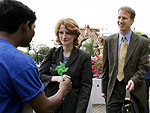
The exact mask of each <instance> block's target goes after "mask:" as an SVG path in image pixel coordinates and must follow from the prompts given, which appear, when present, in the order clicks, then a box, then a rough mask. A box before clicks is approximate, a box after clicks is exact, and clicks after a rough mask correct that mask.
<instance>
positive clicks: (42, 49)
mask: <svg viewBox="0 0 150 113" xmlns="http://www.w3.org/2000/svg"><path fill="white" fill-rule="evenodd" d="M36 47H37V48H36V49H33V51H34V53H33V54H32V55H31V57H32V58H33V60H34V61H35V62H36V63H37V64H41V63H42V61H43V60H44V56H45V55H46V53H47V52H48V51H49V49H50V48H49V47H48V46H46V45H43V44H42V45H37V46H36Z"/></svg>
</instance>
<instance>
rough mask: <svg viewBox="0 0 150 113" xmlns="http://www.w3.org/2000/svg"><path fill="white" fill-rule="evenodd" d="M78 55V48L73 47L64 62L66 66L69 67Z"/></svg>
mask: <svg viewBox="0 0 150 113" xmlns="http://www.w3.org/2000/svg"><path fill="white" fill-rule="evenodd" d="M78 55H79V53H78V49H77V48H75V47H74V48H73V50H72V52H71V55H70V57H69V59H68V61H67V63H66V67H69V66H70V65H71V64H72V63H73V62H74V61H75V60H76V59H77V57H78Z"/></svg>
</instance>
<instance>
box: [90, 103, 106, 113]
mask: <svg viewBox="0 0 150 113" xmlns="http://www.w3.org/2000/svg"><path fill="white" fill-rule="evenodd" d="M105 108H106V107H105V104H93V105H92V113H106V110H105Z"/></svg>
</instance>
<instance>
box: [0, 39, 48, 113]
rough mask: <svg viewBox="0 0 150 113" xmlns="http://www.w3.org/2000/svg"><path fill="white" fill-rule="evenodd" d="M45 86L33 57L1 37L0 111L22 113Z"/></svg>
mask: <svg viewBox="0 0 150 113" xmlns="http://www.w3.org/2000/svg"><path fill="white" fill-rule="evenodd" d="M44 88H45V87H44V85H43V84H42V82H41V80H40V78H39V73H38V69H37V67H36V65H35V63H34V61H33V60H32V58H31V57H30V56H28V55H25V54H22V53H21V52H19V51H18V50H17V49H16V48H15V47H14V46H13V45H12V44H11V43H10V42H8V41H7V40H4V39H1V38H0V113H20V112H21V106H22V103H24V102H27V101H29V100H31V99H32V98H34V97H35V96H36V95H38V94H39V93H41V92H42V91H43V90H44Z"/></svg>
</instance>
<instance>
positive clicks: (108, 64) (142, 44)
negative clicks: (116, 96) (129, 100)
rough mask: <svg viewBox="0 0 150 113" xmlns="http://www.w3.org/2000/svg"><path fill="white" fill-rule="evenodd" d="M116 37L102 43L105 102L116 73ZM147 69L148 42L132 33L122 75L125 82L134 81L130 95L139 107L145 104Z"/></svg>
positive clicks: (108, 97) (110, 92) (116, 35)
mask: <svg viewBox="0 0 150 113" xmlns="http://www.w3.org/2000/svg"><path fill="white" fill-rule="evenodd" d="M118 37H119V35H118V34H114V35H111V36H109V37H108V38H107V39H105V41H104V50H103V77H102V92H103V93H106V94H107V102H109V100H110V96H111V94H112V91H113V88H114V85H115V82H116V76H117V71H118ZM148 68H149V61H148V41H147V40H146V39H144V38H143V37H141V36H139V35H137V34H135V33H132V35H131V39H130V43H129V47H128V50H127V56H126V59H125V66H124V73H125V80H126V81H129V80H130V79H131V80H133V81H134V83H135V88H134V91H132V92H131V95H133V96H134V97H135V98H136V102H138V103H139V105H141V107H142V106H144V105H145V104H146V90H145V81H144V77H145V76H146V74H147V72H148Z"/></svg>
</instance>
